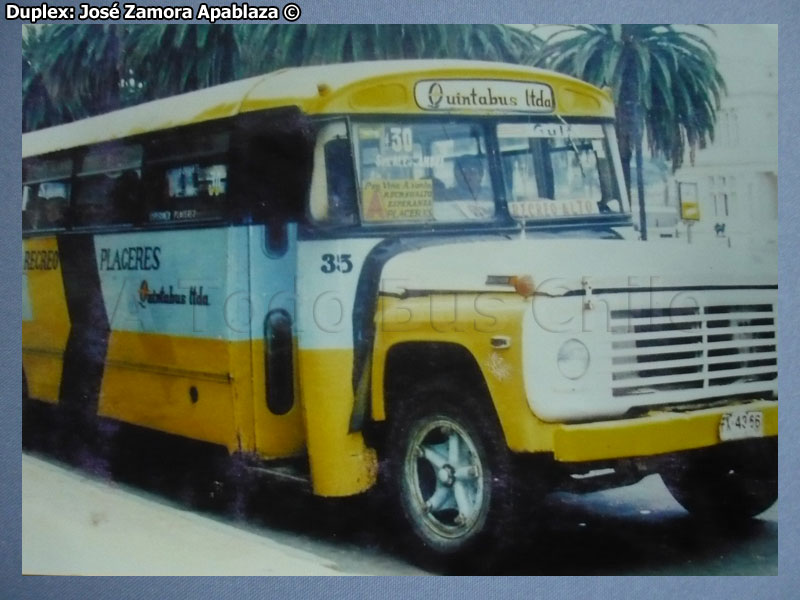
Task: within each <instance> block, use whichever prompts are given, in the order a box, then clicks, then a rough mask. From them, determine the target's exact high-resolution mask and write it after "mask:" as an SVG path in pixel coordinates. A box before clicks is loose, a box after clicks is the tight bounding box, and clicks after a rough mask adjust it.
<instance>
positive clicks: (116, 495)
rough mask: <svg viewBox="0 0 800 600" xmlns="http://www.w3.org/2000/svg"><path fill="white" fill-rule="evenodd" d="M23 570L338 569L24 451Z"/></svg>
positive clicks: (181, 572) (284, 572)
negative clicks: (25, 453)
mask: <svg viewBox="0 0 800 600" xmlns="http://www.w3.org/2000/svg"><path fill="white" fill-rule="evenodd" d="M22 572H23V573H24V574H51V575H55V574H59V575H342V574H344V573H342V572H340V571H337V570H335V564H334V563H333V562H332V561H329V560H327V559H325V558H323V557H320V556H317V555H315V554H312V553H309V552H304V551H301V550H297V549H295V548H292V547H290V546H286V545H285V544H280V543H278V542H275V541H273V540H270V539H269V538H267V537H264V536H261V535H256V534H254V533H249V532H247V531H244V530H242V529H239V528H237V527H233V526H231V525H227V524H225V523H220V522H218V521H215V520H214V519H210V518H207V517H204V516H201V515H197V514H194V513H192V512H188V511H184V510H180V509H178V508H175V507H172V506H169V505H166V504H163V503H161V502H159V500H158V499H152V500H151V499H148V498H146V497H144V496H139V495H137V494H136V493H134V492H132V491H128V490H127V489H126V488H124V487H121V486H120V487H115V485H114V484H113V483H105V482H99V481H96V480H93V479H90V478H87V477H86V476H85V475H83V474H81V473H79V472H76V471H72V470H69V469H68V468H64V467H60V466H57V465H54V464H51V463H48V462H45V461H43V460H40V459H38V458H34V457H32V456H28V455H23V456H22Z"/></svg>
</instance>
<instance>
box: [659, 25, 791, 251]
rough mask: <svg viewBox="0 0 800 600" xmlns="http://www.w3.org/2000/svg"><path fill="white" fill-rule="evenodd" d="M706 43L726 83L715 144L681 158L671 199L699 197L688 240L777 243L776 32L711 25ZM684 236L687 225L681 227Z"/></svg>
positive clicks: (773, 28) (766, 28)
mask: <svg viewBox="0 0 800 600" xmlns="http://www.w3.org/2000/svg"><path fill="white" fill-rule="evenodd" d="M714 30H715V32H716V36H714V37H709V42H710V43H711V44H712V46H713V47H714V49H715V50H716V51H717V53H718V58H719V69H720V72H721V73H722V76H723V77H724V79H725V82H726V84H727V86H728V95H727V96H726V97H724V98H723V99H722V106H721V109H720V111H719V112H718V116H717V126H716V137H715V139H714V142H713V143H712V144H710V145H709V146H708V147H706V148H705V149H703V150H698V151H697V153H696V156H695V160H694V165H692V164H691V162H690V160H689V157H688V156H687V157H686V160H685V161H684V166H683V167H682V168H681V169H679V170H678V171H677V172H676V173H675V183H676V187H675V188H674V189H675V192H676V194H678V195H680V194H683V196H684V198H685V197H686V196H690V195H696V198H697V200H698V201H699V208H700V220H699V221H698V222H696V223H694V224H693V225H692V226H691V232H690V238H691V239H692V240H697V241H701V240H708V239H710V238H719V239H720V242H722V243H726V244H728V245H730V246H738V245H741V244H752V243H757V244H760V243H767V244H777V237H778V29H777V26H769V25H719V26H714ZM679 232H680V235H681V236H682V237H684V238H685V237H686V235H687V233H688V232H687V230H686V226H685V225H683V224H681V225H679Z"/></svg>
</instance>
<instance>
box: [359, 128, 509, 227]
mask: <svg viewBox="0 0 800 600" xmlns="http://www.w3.org/2000/svg"><path fill="white" fill-rule="evenodd" d="M356 139H357V144H356V148H357V154H358V161H357V164H358V173H359V190H360V192H361V219H362V221H363V222H364V223H366V224H403V223H437V222H444V223H456V222H461V223H463V222H470V221H477V222H480V221H487V220H490V219H492V218H493V217H494V214H495V200H494V193H493V191H492V187H491V179H490V177H489V165H488V160H487V152H486V139H485V135H484V130H483V127H482V126H480V125H478V124H471V123H464V122H449V121H435V122H424V123H403V122H392V123H380V124H374V123H370V124H358V125H356Z"/></svg>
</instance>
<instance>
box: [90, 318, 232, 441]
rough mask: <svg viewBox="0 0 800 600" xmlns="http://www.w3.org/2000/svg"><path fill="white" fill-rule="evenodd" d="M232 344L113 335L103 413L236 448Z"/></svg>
mask: <svg viewBox="0 0 800 600" xmlns="http://www.w3.org/2000/svg"><path fill="white" fill-rule="evenodd" d="M227 345H228V342H226V341H224V340H214V339H200V338H187V337H173V336H168V335H163V334H150V333H138V332H129V331H112V332H111V334H110V336H109V340H108V353H107V357H106V365H105V370H104V373H103V384H102V387H101V390H100V399H99V403H98V412H99V414H100V415H102V416H105V417H110V418H114V419H118V420H120V421H125V422H127V423H133V424H135V425H141V426H143V427H150V428H152V429H156V430H159V431H164V432H167V433H173V434H177V435H182V436H186V437H189V438H192V439H196V440H202V441H207V442H212V443H216V444H222V445H225V446H226V447H228V448H229V449H230V450H234V449H236V448H237V446H238V442H237V438H236V422H235V419H234V410H233V394H232V386H231V383H232V380H233V378H232V376H231V370H232V366H233V365H231V364H230V357H229V350H228V347H227ZM193 390H194V391H193Z"/></svg>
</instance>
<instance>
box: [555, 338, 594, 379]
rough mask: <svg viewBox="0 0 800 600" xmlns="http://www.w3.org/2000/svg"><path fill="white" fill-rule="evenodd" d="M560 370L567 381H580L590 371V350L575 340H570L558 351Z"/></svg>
mask: <svg viewBox="0 0 800 600" xmlns="http://www.w3.org/2000/svg"><path fill="white" fill-rule="evenodd" d="M556 362H557V364H558V370H559V371H561V374H562V375H563V376H564V377H566V378H567V379H580V378H581V377H583V376H584V375H585V374H586V371H587V370H588V369H589V349H588V348H587V347H586V346H585V345H584V344H583V342H581V341H580V340H576V339H575V338H572V339H569V340H567V341H566V342H564V343H563V344H562V345H561V348H559V350H558V359H557V360H556Z"/></svg>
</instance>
